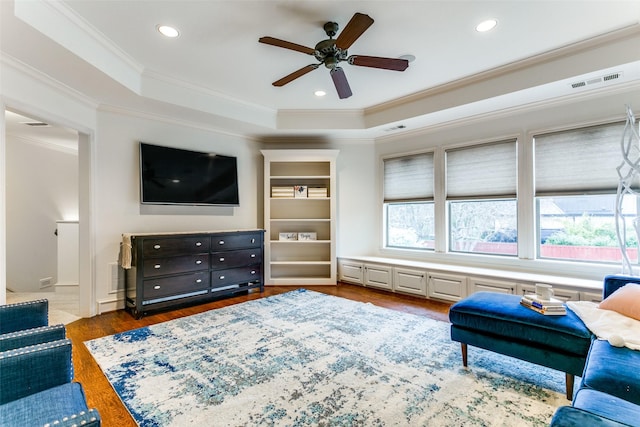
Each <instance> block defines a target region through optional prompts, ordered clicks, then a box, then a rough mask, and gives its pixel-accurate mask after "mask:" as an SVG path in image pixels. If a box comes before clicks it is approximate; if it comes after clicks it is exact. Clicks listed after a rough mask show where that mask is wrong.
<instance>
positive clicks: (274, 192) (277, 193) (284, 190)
mask: <svg viewBox="0 0 640 427" xmlns="http://www.w3.org/2000/svg"><path fill="white" fill-rule="evenodd" d="M271 197H274V198H277V199H281V198H291V197H293V185H291V186H289V187H276V186H273V187H271Z"/></svg>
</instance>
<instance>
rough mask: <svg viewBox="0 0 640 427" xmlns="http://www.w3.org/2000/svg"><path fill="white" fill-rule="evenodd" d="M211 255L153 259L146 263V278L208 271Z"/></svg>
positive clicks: (144, 267)
mask: <svg viewBox="0 0 640 427" xmlns="http://www.w3.org/2000/svg"><path fill="white" fill-rule="evenodd" d="M208 269H209V254H196V255H186V256H174V257H168V258H153V259H146V260H145V261H144V266H143V271H144V277H154V276H162V275H165V274H175V273H188V272H190V271H198V270H208Z"/></svg>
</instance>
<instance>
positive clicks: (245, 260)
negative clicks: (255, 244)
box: [211, 248, 262, 269]
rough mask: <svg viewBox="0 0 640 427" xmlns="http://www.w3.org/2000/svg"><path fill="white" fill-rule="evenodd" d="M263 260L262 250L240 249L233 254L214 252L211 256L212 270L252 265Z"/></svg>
mask: <svg viewBox="0 0 640 427" xmlns="http://www.w3.org/2000/svg"><path fill="white" fill-rule="evenodd" d="M261 260H262V248H252V249H240V250H237V251H232V252H214V253H212V254H211V268H213V269H225V268H232V267H242V266H243V265H251V264H255V263H257V262H260V261H261Z"/></svg>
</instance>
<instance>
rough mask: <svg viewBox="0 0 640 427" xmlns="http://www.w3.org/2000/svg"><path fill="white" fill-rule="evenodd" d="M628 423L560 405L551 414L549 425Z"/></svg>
mask: <svg viewBox="0 0 640 427" xmlns="http://www.w3.org/2000/svg"><path fill="white" fill-rule="evenodd" d="M628 425H629V424H622V423H619V422H617V421H615V420H610V419H608V418H604V417H601V416H599V415H596V414H593V413H591V412H587V411H584V410H582V409H578V408H573V407H571V406H561V407H560V408H558V410H557V411H556V413H555V414H553V418H552V419H551V425H550V427H624V426H628Z"/></svg>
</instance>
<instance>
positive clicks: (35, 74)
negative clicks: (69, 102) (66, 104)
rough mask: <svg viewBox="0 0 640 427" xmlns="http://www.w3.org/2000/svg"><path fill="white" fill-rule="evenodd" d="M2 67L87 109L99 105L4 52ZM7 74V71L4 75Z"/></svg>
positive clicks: (0, 59) (0, 63)
mask: <svg viewBox="0 0 640 427" xmlns="http://www.w3.org/2000/svg"><path fill="white" fill-rule="evenodd" d="M0 67H2V68H4V67H7V68H9V69H12V70H14V71H16V72H17V73H19V74H21V75H24V76H26V77H28V78H30V79H33V80H35V81H37V82H39V83H41V84H43V85H44V86H46V87H48V88H49V89H52V90H53V91H54V92H56V93H58V94H60V95H62V96H65V97H67V98H71V99H73V100H74V101H77V102H79V103H80V104H82V105H83V106H85V107H89V108H92V109H96V108H97V107H98V105H99V102H98V101H96V100H95V99H93V98H90V97H88V96H86V95H85V94H83V93H82V92H79V91H77V90H75V89H73V88H70V87H69V86H67V85H65V84H64V83H61V82H60V81H58V80H56V79H54V78H52V77H51V76H49V75H48V74H45V73H43V72H41V71H40V70H38V69H36V68H33V67H32V66H30V65H28V64H25V63H24V62H22V61H20V60H18V59H16V58H14V57H12V56H10V55H7V54H6V53H4V52H0ZM5 73H6V71H5V72H4V73H3V74H5ZM5 75H6V74H5Z"/></svg>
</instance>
